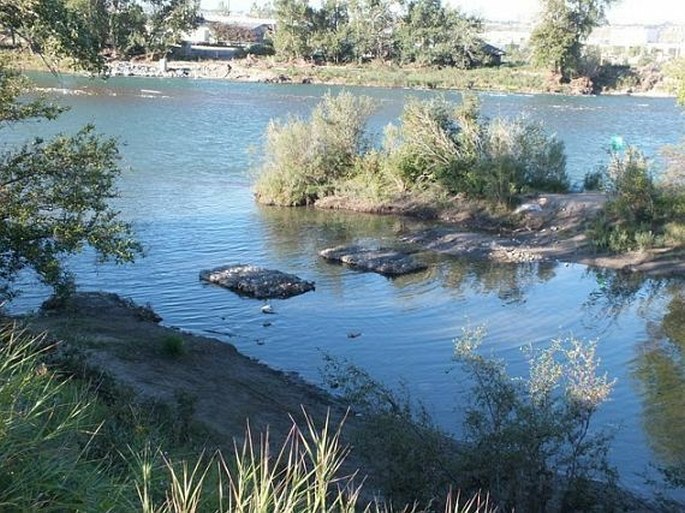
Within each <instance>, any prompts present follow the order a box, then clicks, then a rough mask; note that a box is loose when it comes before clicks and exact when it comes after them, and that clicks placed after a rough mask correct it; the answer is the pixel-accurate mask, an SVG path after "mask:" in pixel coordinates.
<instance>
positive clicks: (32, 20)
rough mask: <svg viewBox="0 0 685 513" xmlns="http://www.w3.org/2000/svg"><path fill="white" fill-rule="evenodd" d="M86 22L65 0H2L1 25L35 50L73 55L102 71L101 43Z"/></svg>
mask: <svg viewBox="0 0 685 513" xmlns="http://www.w3.org/2000/svg"><path fill="white" fill-rule="evenodd" d="M86 21H87V20H86V19H84V17H83V15H82V13H79V12H78V11H76V10H74V9H70V8H68V6H67V5H66V4H65V3H64V1H63V0H0V27H2V28H4V29H5V30H8V31H11V32H12V33H13V34H15V35H16V36H18V37H19V38H20V39H22V40H23V41H25V42H26V43H27V45H28V46H29V48H30V49H31V51H32V52H34V53H37V54H38V55H41V56H46V55H52V56H55V57H59V58H64V57H66V58H70V59H72V60H73V62H74V64H75V65H76V66H78V67H80V68H84V69H87V70H88V71H93V72H98V71H101V70H102V67H103V65H104V63H103V60H102V58H101V57H100V55H99V50H100V44H99V42H98V38H97V35H96V34H94V33H93V31H92V30H91V28H90V27H89V26H88V25H87V24H86ZM46 62H47V61H46ZM14 83H15V84H16V82H14ZM3 96H4V95H3Z"/></svg>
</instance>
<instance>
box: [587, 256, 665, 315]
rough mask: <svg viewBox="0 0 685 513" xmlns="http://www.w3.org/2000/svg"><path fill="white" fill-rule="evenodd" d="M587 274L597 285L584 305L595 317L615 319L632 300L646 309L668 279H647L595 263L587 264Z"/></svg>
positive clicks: (642, 308) (641, 275) (656, 297)
mask: <svg viewBox="0 0 685 513" xmlns="http://www.w3.org/2000/svg"><path fill="white" fill-rule="evenodd" d="M586 275H587V277H588V278H590V279H592V280H594V281H595V283H596V286H595V289H594V290H593V291H592V292H590V294H589V295H588V298H587V300H586V301H585V302H584V303H583V308H584V309H585V310H586V311H587V312H588V317H589V318H590V319H591V320H595V321H596V320H605V321H609V322H615V321H616V320H617V319H618V318H619V317H620V316H621V315H622V314H624V313H626V312H627V311H628V310H629V309H630V308H631V307H632V306H633V305H635V304H637V305H638V308H639V309H640V310H645V309H649V308H650V305H651V304H652V302H653V301H654V300H656V299H658V298H659V295H660V293H661V291H662V289H663V288H664V286H665V285H666V284H667V283H668V280H654V279H649V278H647V277H645V276H644V275H643V274H641V273H635V272H631V271H623V270H613V269H600V268H595V267H589V268H588V269H587V271H586Z"/></svg>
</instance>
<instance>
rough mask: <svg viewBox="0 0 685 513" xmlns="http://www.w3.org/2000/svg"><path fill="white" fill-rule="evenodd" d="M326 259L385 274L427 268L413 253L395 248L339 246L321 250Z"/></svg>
mask: <svg viewBox="0 0 685 513" xmlns="http://www.w3.org/2000/svg"><path fill="white" fill-rule="evenodd" d="M319 255H321V256H322V257H323V258H325V259H326V260H330V261H332V262H338V263H342V264H347V265H349V266H352V267H355V268H357V269H360V270H363V271H373V272H375V273H378V274H383V275H385V276H400V275H402V274H409V273H414V272H417V271H423V270H424V269H426V267H427V266H426V265H424V264H422V263H420V262H417V261H416V260H415V259H414V258H413V257H412V256H411V255H408V254H406V253H401V252H399V251H395V250H394V249H387V248H380V249H368V248H364V247H362V246H338V247H336V248H328V249H324V250H323V251H320V252H319Z"/></svg>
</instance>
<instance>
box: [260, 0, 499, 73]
mask: <svg viewBox="0 0 685 513" xmlns="http://www.w3.org/2000/svg"><path fill="white" fill-rule="evenodd" d="M274 14H275V18H276V24H277V30H276V32H275V34H274V38H273V43H274V47H275V50H276V54H277V55H278V56H279V57H280V58H283V59H307V60H319V61H325V62H331V63H335V64H341V63H350V62H357V63H362V62H365V61H369V60H381V61H395V62H398V63H400V64H408V63H415V64H419V65H434V66H455V67H458V68H471V67H474V66H478V65H481V64H484V63H487V62H488V55H487V54H486V53H485V52H484V51H483V40H482V38H481V36H482V31H483V23H482V21H481V20H480V19H479V18H477V17H475V16H470V15H467V14H464V13H462V12H461V11H460V10H459V9H456V8H452V7H449V6H447V5H443V3H442V1H441V0H415V1H411V2H404V1H402V0H351V1H349V2H341V1H339V0H324V2H323V3H322V4H321V7H320V8H318V9H317V8H314V7H312V6H310V5H309V2H308V1H307V0H276V2H275V4H274Z"/></svg>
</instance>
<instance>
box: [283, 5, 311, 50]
mask: <svg viewBox="0 0 685 513" xmlns="http://www.w3.org/2000/svg"><path fill="white" fill-rule="evenodd" d="M274 8H275V10H276V26H277V29H276V33H275V34H274V48H275V49H276V54H277V55H278V56H279V57H281V58H283V59H298V58H307V57H309V56H310V55H311V41H310V37H311V33H312V29H313V27H314V19H313V16H314V11H313V10H312V8H311V7H309V2H308V1H307V0H276V2H275V3H274Z"/></svg>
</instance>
